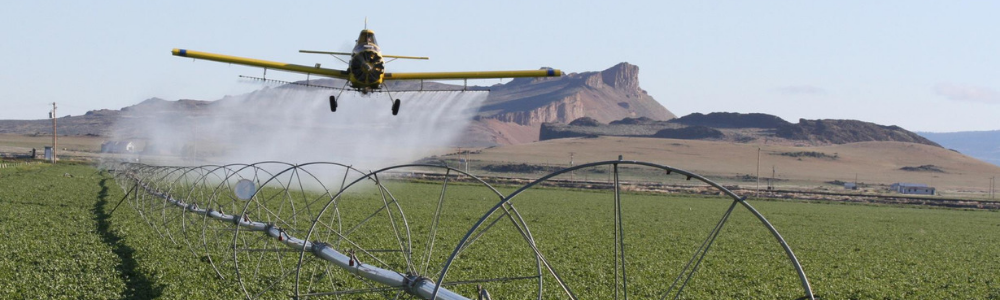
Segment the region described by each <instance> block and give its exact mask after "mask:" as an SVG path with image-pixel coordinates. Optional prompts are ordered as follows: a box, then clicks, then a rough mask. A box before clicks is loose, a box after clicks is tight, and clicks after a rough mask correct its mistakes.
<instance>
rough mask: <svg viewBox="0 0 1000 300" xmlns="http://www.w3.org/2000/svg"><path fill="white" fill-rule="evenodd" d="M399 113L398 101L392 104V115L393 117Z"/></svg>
mask: <svg viewBox="0 0 1000 300" xmlns="http://www.w3.org/2000/svg"><path fill="white" fill-rule="evenodd" d="M398 113H399V99H396V101H393V102H392V115H393V116H395V115H396V114H398Z"/></svg>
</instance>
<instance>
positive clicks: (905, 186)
mask: <svg viewBox="0 0 1000 300" xmlns="http://www.w3.org/2000/svg"><path fill="white" fill-rule="evenodd" d="M889 189H890V190H892V191H894V192H897V193H900V194H913V195H934V188H933V187H929V186H927V185H926V184H922V183H905V182H897V183H893V184H892V185H891V186H889Z"/></svg>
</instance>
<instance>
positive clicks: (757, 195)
mask: <svg viewBox="0 0 1000 300" xmlns="http://www.w3.org/2000/svg"><path fill="white" fill-rule="evenodd" d="M754 197H760V147H757V193H756V194H755V195H754Z"/></svg>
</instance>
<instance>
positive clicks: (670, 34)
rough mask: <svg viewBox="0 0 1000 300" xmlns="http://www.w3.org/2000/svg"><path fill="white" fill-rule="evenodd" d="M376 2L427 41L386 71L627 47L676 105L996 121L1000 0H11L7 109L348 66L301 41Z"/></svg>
mask: <svg viewBox="0 0 1000 300" xmlns="http://www.w3.org/2000/svg"><path fill="white" fill-rule="evenodd" d="M366 16H367V17H368V20H369V21H368V27H369V28H371V29H373V30H374V31H375V32H376V36H377V37H378V39H379V43H380V45H381V46H382V49H383V51H384V52H385V53H386V54H396V55H416V56H429V57H431V59H430V60H429V61H403V60H398V61H395V62H392V63H390V64H389V65H388V66H387V68H389V69H390V71H398V72H408V71H471V70H494V69H497V70H510V69H536V68H538V67H541V66H551V67H556V68H560V69H562V70H564V71H567V72H586V71H599V70H603V69H606V68H608V67H611V66H612V65H614V64H617V63H619V62H623V61H627V62H629V63H632V64H635V65H638V66H639V68H640V83H641V85H642V87H643V88H644V89H646V90H647V91H648V92H649V94H650V95H652V96H653V97H654V98H656V99H657V100H658V101H660V103H662V104H663V105H664V106H666V107H667V108H668V109H670V110H671V111H673V112H674V113H676V114H677V115H686V114H689V113H692V112H703V113H708V112H715V111H730V112H744V113H746V112H762V113H770V114H775V115H778V116H780V117H782V118H785V119H786V120H788V121H791V122H796V121H797V120H798V119H799V118H807V119H817V118H824V119H826V118H829V119H857V120H863V121H870V122H876V123H880V124H885V125H899V126H902V127H904V128H907V129H910V130H915V131H938V132H942V131H967V130H996V129H1000V1H712V2H710V1H599V2H598V1H439V2H433V3H428V2H422V1H400V2H366V1H336V2H335V1H294V2H292V1H289V2H275V1H212V2H209V1H8V2H7V3H5V4H4V5H3V9H2V10H0V26H2V28H3V30H0V41H2V42H0V68H2V72H0V119H41V118H45V117H47V112H48V109H49V107H50V106H48V103H51V102H53V101H55V102H58V103H59V115H60V116H64V115H67V114H72V115H79V114H82V113H84V112H86V111H87V110H92V109H100V108H111V109H119V108H121V107H124V106H128V105H132V104H135V103H138V102H139V101H142V100H144V99H146V98H150V97H161V98H164V99H168V100H176V99H200V100H215V99H219V98H221V97H222V96H224V95H227V94H240V93H245V92H249V91H252V90H254V89H257V88H260V87H261V86H260V85H259V84H255V83H246V82H241V81H239V80H238V79H237V75H240V74H246V75H258V74H260V71H259V70H258V69H254V68H250V67H243V66H228V65H226V64H220V63H214V62H207V61H198V62H192V61H191V60H190V59H184V58H178V57H173V56H171V55H170V54H169V51H170V49H172V48H187V49H193V50H201V51H208V52H216V53H224V54H231V55H238V56H247V57H254V58H261V59H268V60H276V61H283V62H290V63H299V64H306V65H311V64H314V63H317V62H319V63H322V64H323V65H324V66H327V67H336V68H343V65H342V64H341V63H339V62H338V61H336V60H335V59H333V58H332V57H329V56H322V55H310V54H300V53H298V52H297V51H298V50H299V49H311V50H334V51H336V50H346V49H347V48H348V45H349V44H350V43H351V42H352V41H353V40H354V39H355V37H356V36H357V33H358V31H359V30H360V29H362V28H363V26H364V18H365V17H366ZM268 77H273V78H280V79H286V80H299V79H304V76H300V75H296V74H278V72H270V73H269V74H268ZM496 82H498V81H496V80H492V81H490V80H486V81H481V82H478V83H479V84H482V85H489V84H493V83H496Z"/></svg>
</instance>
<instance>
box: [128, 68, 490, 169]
mask: <svg viewBox="0 0 1000 300" xmlns="http://www.w3.org/2000/svg"><path fill="white" fill-rule="evenodd" d="M337 93H340V92H339V91H335V90H330V89H317V88H307V87H300V86H289V85H286V86H280V87H275V88H269V87H265V88H263V89H261V90H258V91H255V92H252V93H249V94H244V95H239V96H232V97H226V98H223V99H221V100H218V101H214V102H208V103H204V102H200V101H188V100H180V101H178V102H173V103H171V102H166V101H159V103H151V104H148V105H144V104H146V103H144V104H140V105H137V106H136V107H133V108H132V109H130V110H128V111H127V113H126V114H124V116H123V117H122V118H121V120H120V121H119V122H118V123H117V124H116V129H115V131H114V132H115V133H114V136H115V138H116V140H130V139H141V140H145V141H146V143H145V147H144V148H145V149H144V150H143V151H142V155H141V156H140V159H141V160H143V161H144V162H146V163H154V164H160V165H203V164H218V165H225V164H233V163H252V162H260V161H282V162H290V163H296V164H298V163H306V162H312V161H336V162H339V163H343V164H346V165H353V166H357V167H359V168H365V169H377V168H380V167H385V166H390V165H395V164H401V163H408V162H413V161H415V160H418V159H420V158H423V157H426V156H428V155H431V154H433V153H437V152H439V151H441V150H443V149H446V148H448V147H450V146H452V145H453V144H454V142H455V140H456V139H457V138H458V136H459V135H460V134H462V132H463V131H464V130H465V128H466V127H467V126H468V124H469V122H470V121H471V120H472V117H473V116H474V115H475V114H476V112H477V109H478V107H479V106H480V105H481V104H482V102H483V101H485V100H486V97H487V95H488V93H484V92H459V91H455V92H394V93H392V98H394V99H401V102H402V105H401V109H400V112H399V114H398V115H397V116H393V115H392V114H391V110H390V108H391V104H392V103H391V101H390V98H389V96H388V95H387V94H386V93H373V94H367V95H362V94H360V93H357V92H350V91H346V92H343V93H342V94H340V97H338V103H339V106H338V109H337V112H331V111H330V107H329V102H328V99H329V96H330V95H336V94H337Z"/></svg>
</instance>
